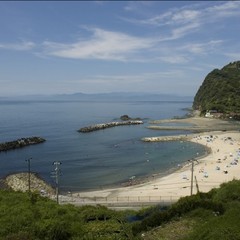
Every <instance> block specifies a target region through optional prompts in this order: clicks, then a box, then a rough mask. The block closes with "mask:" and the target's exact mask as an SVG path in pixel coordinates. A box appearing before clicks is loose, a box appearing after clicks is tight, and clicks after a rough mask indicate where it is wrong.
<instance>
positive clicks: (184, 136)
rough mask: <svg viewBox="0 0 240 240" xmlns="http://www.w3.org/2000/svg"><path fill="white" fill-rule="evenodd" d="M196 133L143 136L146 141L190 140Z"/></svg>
mask: <svg viewBox="0 0 240 240" xmlns="http://www.w3.org/2000/svg"><path fill="white" fill-rule="evenodd" d="M193 136H194V135H191V136H188V135H177V136H160V137H146V138H142V141H144V142H168V141H189V140H190V139H191V138H192V137H193Z"/></svg>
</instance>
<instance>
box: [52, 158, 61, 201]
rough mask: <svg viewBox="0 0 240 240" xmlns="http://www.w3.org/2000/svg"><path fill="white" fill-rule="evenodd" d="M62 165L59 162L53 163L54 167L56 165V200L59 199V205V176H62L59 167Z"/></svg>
mask: <svg viewBox="0 0 240 240" xmlns="http://www.w3.org/2000/svg"><path fill="white" fill-rule="evenodd" d="M60 164H62V163H61V162H59V161H55V162H53V165H55V169H54V170H55V181H56V198H57V203H59V197H58V195H59V176H60V168H59V165H60Z"/></svg>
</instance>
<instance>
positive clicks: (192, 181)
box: [191, 159, 194, 196]
mask: <svg viewBox="0 0 240 240" xmlns="http://www.w3.org/2000/svg"><path fill="white" fill-rule="evenodd" d="M191 162H192V171H191V172H192V174H191V196H192V194H193V170H194V159H192V161H191Z"/></svg>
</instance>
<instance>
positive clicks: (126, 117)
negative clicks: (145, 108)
mask: <svg viewBox="0 0 240 240" xmlns="http://www.w3.org/2000/svg"><path fill="white" fill-rule="evenodd" d="M120 119H121V120H122V121H140V120H141V118H131V117H129V116H128V115H122V116H121V117H120Z"/></svg>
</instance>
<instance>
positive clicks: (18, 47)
mask: <svg viewBox="0 0 240 240" xmlns="http://www.w3.org/2000/svg"><path fill="white" fill-rule="evenodd" d="M35 46H36V45H35V43H33V42H30V41H28V42H20V43H0V49H6V50H15V51H28V50H31V49H33V48H34V47H35Z"/></svg>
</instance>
